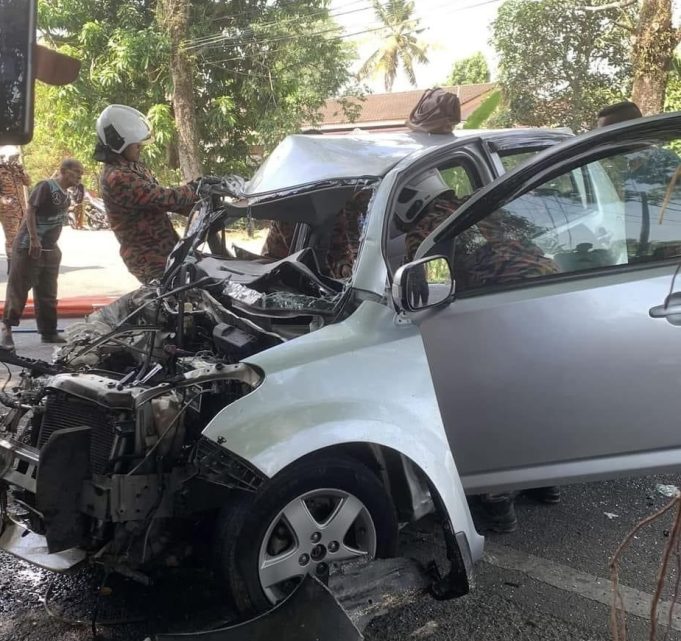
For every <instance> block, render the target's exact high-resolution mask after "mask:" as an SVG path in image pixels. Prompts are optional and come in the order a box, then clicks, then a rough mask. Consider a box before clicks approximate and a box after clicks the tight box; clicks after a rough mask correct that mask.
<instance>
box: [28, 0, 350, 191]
mask: <svg viewBox="0 0 681 641" xmlns="http://www.w3.org/2000/svg"><path fill="white" fill-rule="evenodd" d="M191 11H192V15H191V20H190V24H191V25H192V26H191V33H190V34H189V40H188V41H187V43H186V50H187V52H188V53H189V55H190V56H191V59H192V62H193V64H194V87H195V95H196V113H197V118H198V121H199V129H200V138H201V141H200V146H201V154H202V158H201V160H202V162H203V165H204V167H205V170H206V172H209V173H231V172H238V173H250V171H251V170H252V167H253V165H254V162H255V159H254V158H252V156H251V154H252V151H253V149H254V148H258V149H259V150H264V151H265V152H267V151H269V150H270V149H271V148H272V147H273V146H274V145H276V144H277V143H278V142H279V141H280V140H281V138H282V137H283V136H285V135H287V134H288V133H291V132H295V131H297V130H299V128H300V126H301V124H302V123H314V122H315V120H316V119H317V118H318V115H317V111H318V109H319V107H321V106H322V105H323V103H324V101H325V100H326V99H327V98H328V97H330V96H333V95H336V94H338V93H340V92H341V91H342V90H343V88H344V87H346V86H347V85H348V82H349V78H350V74H349V67H350V64H351V62H352V59H353V55H354V51H353V49H352V48H351V47H350V46H349V45H348V44H347V43H345V42H344V41H343V40H341V39H338V38H334V37H333V36H334V35H337V33H338V32H337V28H336V26H335V24H334V23H333V22H332V21H331V19H330V18H329V13H328V3H327V0H231V1H227V2H220V3H216V2H214V1H213V0H194V1H193V2H192V4H191ZM38 23H39V28H40V30H41V32H42V33H43V34H44V39H45V41H46V44H48V45H49V46H51V47H53V48H57V49H59V50H61V51H64V52H65V53H69V54H71V55H74V56H75V57H77V58H79V59H80V60H81V61H82V68H81V73H80V76H79V78H78V80H77V81H76V82H75V83H73V84H72V85H68V86H66V87H44V86H43V87H40V88H39V90H38V95H37V100H36V136H35V140H34V142H33V143H32V144H31V145H29V146H28V147H27V149H26V150H25V151H26V155H27V163H29V161H30V163H34V162H35V170H34V171H38V170H39V169H40V170H42V167H44V166H46V165H47V164H48V163H47V159H46V158H45V156H46V150H45V148H44V147H45V146H47V148H48V150H51V152H52V153H53V155H54V156H58V155H61V154H62V153H68V154H70V155H74V156H76V157H78V158H79V159H81V160H82V161H83V162H84V163H85V164H86V168H87V169H88V170H89V173H90V174H93V175H94V173H95V172H96V171H98V164H97V163H94V161H92V160H91V154H92V151H93V149H94V145H95V142H96V134H95V121H96V119H97V116H98V115H99V113H100V112H101V111H102V109H104V107H105V106H106V105H108V104H111V103H122V104H127V105H130V106H133V107H135V108H137V109H139V110H140V111H142V112H143V113H145V114H147V116H148V117H149V119H150V120H151V122H152V125H153V129H154V142H153V143H152V144H150V145H148V146H146V147H145V150H144V159H145V160H146V161H147V162H148V163H149V164H150V165H151V166H152V168H153V169H154V171H155V172H156V174H157V175H158V176H159V179H160V180H162V181H164V182H168V183H170V182H174V181H177V180H178V179H179V174H178V172H177V171H176V170H177V151H176V140H177V132H176V128H175V122H174V115H173V110H172V102H171V97H172V90H173V87H172V81H171V78H170V72H169V61H170V44H169V42H168V40H167V37H166V30H165V29H164V28H163V26H162V25H161V24H159V14H158V11H157V2H156V1H155V0H60V1H59V2H54V1H48V0H41V1H40V2H39V18H38ZM38 146H40V147H41V149H38ZM59 160H60V157H55V158H54V164H58V162H59ZM30 166H31V165H30V164H29V167H30ZM93 181H94V178H93Z"/></svg>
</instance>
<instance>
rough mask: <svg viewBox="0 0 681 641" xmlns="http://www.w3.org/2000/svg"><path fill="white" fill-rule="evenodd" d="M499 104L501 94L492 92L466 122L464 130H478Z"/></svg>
mask: <svg viewBox="0 0 681 641" xmlns="http://www.w3.org/2000/svg"><path fill="white" fill-rule="evenodd" d="M500 103H501V92H500V91H493V92H492V93H491V94H490V95H489V96H488V97H487V98H485V100H483V102H482V104H481V105H480V106H479V107H478V108H477V109H476V110H475V111H474V112H473V113H472V114H471V115H470V116H468V119H467V120H466V122H465V124H464V126H463V128H464V129H480V128H481V127H482V126H483V125H484V124H485V123H486V122H487V120H488V119H489V117H490V116H491V115H492V114H493V113H494V112H495V111H496V110H497V109H498V107H499V105H500Z"/></svg>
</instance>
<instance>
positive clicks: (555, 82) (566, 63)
mask: <svg viewBox="0 0 681 641" xmlns="http://www.w3.org/2000/svg"><path fill="white" fill-rule="evenodd" d="M591 4H592V5H594V6H596V7H600V10H598V11H591V10H586V9H584V8H583V7H580V6H578V5H576V4H573V3H566V2H564V1H563V0H536V1H535V2H526V1H525V0H507V1H506V2H505V3H504V4H503V5H502V6H501V7H500V8H499V12H498V14H497V19H496V20H495V22H494V24H493V27H492V28H493V36H492V42H493V44H494V46H495V48H496V51H497V53H498V55H499V84H500V86H501V89H502V91H503V94H504V100H505V103H506V108H507V110H508V112H509V114H510V116H511V118H512V120H513V121H514V122H516V123H519V124H524V125H533V126H554V125H563V126H565V125H567V126H569V127H572V129H574V130H575V131H581V130H584V129H588V128H590V127H592V126H593V124H594V121H595V118H596V113H597V112H598V110H599V109H600V108H602V107H603V106H604V105H607V104H609V103H612V102H615V101H617V100H622V99H624V97H625V96H627V95H628V94H629V86H630V85H629V79H630V77H631V65H630V57H629V34H628V32H627V29H626V28H624V27H623V26H622V25H621V23H622V19H623V13H624V16H625V17H627V18H628V19H629V20H630V21H631V22H635V18H636V6H634V5H627V6H624V7H622V6H620V5H613V4H612V3H611V2H609V0H592V1H591ZM608 5H609V6H608Z"/></svg>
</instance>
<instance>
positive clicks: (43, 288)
mask: <svg viewBox="0 0 681 641" xmlns="http://www.w3.org/2000/svg"><path fill="white" fill-rule="evenodd" d="M17 244H18V243H15V245H14V248H13V252H12V264H11V266H10V270H9V279H8V281H7V300H6V301H5V313H4V316H3V320H4V322H5V324H6V325H18V324H19V321H20V320H21V316H22V314H23V313H24V307H26V299H27V298H28V292H29V290H31V289H33V302H34V304H35V315H36V321H37V325H38V331H39V332H40V333H41V334H56V333H57V279H58V278H59V264H60V263H61V251H59V247H54V249H50V250H46V249H44V250H43V251H42V252H41V253H40V258H37V259H35V258H31V257H30V256H29V254H28V249H22V248H19V247H17Z"/></svg>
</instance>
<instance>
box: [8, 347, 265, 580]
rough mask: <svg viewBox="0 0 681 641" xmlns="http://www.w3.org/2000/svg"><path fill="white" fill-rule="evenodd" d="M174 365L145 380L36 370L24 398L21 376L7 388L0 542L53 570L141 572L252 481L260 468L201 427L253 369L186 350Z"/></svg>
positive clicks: (169, 555)
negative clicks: (18, 384) (165, 375)
mask: <svg viewBox="0 0 681 641" xmlns="http://www.w3.org/2000/svg"><path fill="white" fill-rule="evenodd" d="M178 366H179V367H181V368H182V369H184V373H182V374H179V373H178V374H177V375H176V376H175V377H174V378H173V379H171V380H165V381H163V382H161V383H159V384H156V385H144V384H141V383H140V382H139V381H129V382H124V381H123V379H121V378H111V377H107V376H104V375H101V374H96V373H78V372H65V373H60V374H56V375H54V376H51V377H46V376H43V377H41V378H40V379H39V380H31V383H30V385H31V390H32V401H33V402H32V403H31V404H30V405H29V404H28V403H26V402H25V401H26V400H27V397H28V395H29V394H28V384H26V389H24V390H23V391H22V389H21V388H20V389H18V390H17V392H16V394H15V396H14V397H13V399H11V400H12V402H13V403H14V405H15V407H13V408H11V409H10V411H9V413H8V414H6V415H5V417H4V420H3V423H2V426H0V519H1V520H0V549H3V550H5V551H7V552H10V553H12V554H15V555H16V556H19V557H20V558H22V559H24V560H27V561H29V562H32V563H34V564H37V565H40V566H42V567H46V568H48V569H51V570H56V571H64V570H67V569H69V568H71V567H73V566H74V565H75V564H77V563H79V562H80V561H82V560H84V559H85V558H86V557H88V556H89V557H91V558H93V559H94V560H95V561H97V562H100V563H102V564H104V565H106V566H108V567H109V568H110V569H115V570H117V571H120V572H123V573H127V574H131V575H133V576H138V578H143V575H141V574H140V570H141V569H142V568H144V567H145V566H146V565H148V564H150V563H152V562H153V563H158V562H160V563H174V562H177V561H178V559H179V558H180V557H179V555H178V552H177V550H176V549H175V548H174V541H179V540H181V539H182V536H181V533H182V531H183V530H185V529H191V524H192V523H193V521H194V520H195V519H197V518H198V517H199V515H202V514H206V513H207V512H209V511H210V510H211V509H217V507H219V506H220V505H222V504H223V503H224V501H225V500H229V495H230V493H232V492H243V491H255V490H256V489H257V487H258V486H259V484H260V483H261V482H262V481H263V480H264V478H263V476H262V475H261V474H260V473H258V472H257V471H255V470H253V469H252V468H251V467H250V466H249V465H248V464H246V463H245V462H243V461H241V460H240V459H239V458H238V457H236V456H232V455H231V454H230V453H229V451H228V450H226V449H224V448H223V447H221V446H217V445H216V444H213V443H212V442H208V441H206V440H205V439H203V438H202V437H201V431H202V429H203V427H204V426H205V424H206V423H207V421H208V420H210V418H212V416H213V415H214V414H215V413H216V412H217V411H218V409H220V408H222V407H224V405H226V404H228V403H232V402H234V401H236V400H238V399H239V398H241V397H243V396H244V395H246V394H248V393H250V391H252V390H254V389H255V388H256V387H257V386H258V385H259V384H260V381H261V379H262V376H261V374H260V372H259V371H257V370H256V369H254V368H252V367H249V366H247V365H244V364H231V365H228V364H225V363H210V362H200V361H199V360H197V359H195V358H194V359H191V363H185V362H182V361H181V360H180V361H179V362H178ZM23 378H24V379H29V378H30V376H28V375H25V376H24V377H23ZM5 401H7V402H9V399H7V398H6V399H5ZM176 534H177V535H178V536H175V535H176ZM185 549H186V546H185Z"/></svg>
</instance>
